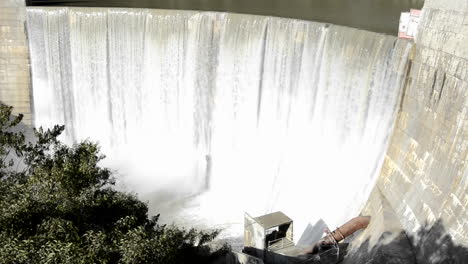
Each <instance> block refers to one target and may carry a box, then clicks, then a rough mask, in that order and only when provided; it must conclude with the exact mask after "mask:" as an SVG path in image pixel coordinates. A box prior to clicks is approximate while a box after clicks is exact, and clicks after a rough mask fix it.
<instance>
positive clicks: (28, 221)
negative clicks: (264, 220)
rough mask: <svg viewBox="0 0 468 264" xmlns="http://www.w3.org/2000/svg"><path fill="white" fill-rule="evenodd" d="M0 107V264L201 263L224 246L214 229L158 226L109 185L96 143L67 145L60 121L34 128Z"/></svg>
mask: <svg viewBox="0 0 468 264" xmlns="http://www.w3.org/2000/svg"><path fill="white" fill-rule="evenodd" d="M11 112H12V108H11V107H8V106H5V105H0V161H1V163H0V263H28V264H30V263H206V262H209V261H211V260H212V259H214V258H216V257H217V256H218V255H220V254H222V253H223V252H225V251H226V250H228V249H227V248H226V247H224V248H222V249H219V250H218V251H216V252H213V251H212V250H210V248H209V247H208V246H207V243H209V242H210V241H212V240H213V239H214V238H215V237H216V235H217V234H218V231H210V232H204V231H198V230H195V229H191V230H184V229H180V228H177V227H175V226H164V225H159V224H158V222H157V221H158V216H156V217H152V218H149V217H148V207H147V205H146V204H145V203H143V202H141V201H140V200H138V199H137V198H136V197H135V196H134V195H130V194H128V193H123V192H119V191H116V190H114V189H113V188H112V187H113V185H114V179H113V177H112V173H111V171H110V170H108V169H105V168H101V167H100V166H99V165H98V164H99V162H100V161H101V160H102V159H103V158H104V156H103V155H102V154H101V153H100V151H99V147H98V145H96V144H94V143H92V142H89V141H84V142H81V143H78V144H75V145H73V146H71V147H70V146H67V145H65V144H63V143H61V142H60V141H59V140H58V139H57V137H58V136H59V135H60V134H61V133H62V132H63V130H64V127H63V126H55V127H54V128H53V129H50V130H45V131H44V130H42V129H39V130H35V131H34V138H33V139H31V140H29V141H27V140H26V137H25V135H24V131H18V125H19V124H20V122H21V119H22V116H19V117H12V116H11Z"/></svg>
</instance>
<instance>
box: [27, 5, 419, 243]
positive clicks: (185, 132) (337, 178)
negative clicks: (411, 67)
mask: <svg viewBox="0 0 468 264" xmlns="http://www.w3.org/2000/svg"><path fill="white" fill-rule="evenodd" d="M27 22H28V33H29V42H30V49H31V63H32V82H33V95H34V117H35V124H36V126H44V127H50V126H52V125H54V124H65V125H66V132H65V134H64V135H63V140H64V141H66V142H68V143H74V142H77V141H79V140H83V139H90V140H92V141H97V142H99V144H100V146H101V148H102V151H103V152H104V153H105V154H106V155H107V158H106V160H105V161H104V162H103V165H105V166H109V167H110V168H112V169H114V170H116V171H118V172H119V186H124V187H121V188H127V189H128V190H130V191H133V192H137V193H138V194H139V195H140V196H141V197H144V198H145V199H149V200H150V207H151V208H152V210H154V212H158V211H161V210H162V211H164V210H165V209H164V208H166V209H167V208H171V209H173V210H175V211H177V212H176V213H174V214H173V215H171V217H173V218H171V219H168V220H167V221H175V222H176V223H178V222H179V223H191V224H194V223H201V224H205V225H208V226H211V227H222V226H227V227H232V226H234V228H232V230H234V231H232V232H233V233H235V234H239V233H241V231H242V229H243V225H242V223H243V213H244V212H248V213H250V214H251V215H254V216H256V215H261V214H265V213H269V212H273V211H277V210H281V211H283V212H284V213H286V214H287V215H289V216H290V217H291V218H292V219H294V221H295V234H296V235H295V238H296V239H298V238H299V236H300V233H301V232H302V230H304V228H305V227H306V225H307V223H309V222H311V223H315V221H317V220H318V219H319V218H322V219H324V220H325V221H326V222H327V223H328V224H329V225H330V226H332V227H333V226H337V225H339V224H341V223H343V222H344V221H346V220H348V218H350V217H353V216H355V215H357V214H358V213H359V211H360V210H361V209H362V206H363V204H364V203H365V201H366V200H367V198H368V195H369V193H370V191H371V189H372V188H373V187H374V185H375V181H376V178H377V176H378V175H379V172H380V167H381V165H382V162H383V158H384V155H385V151H386V149H387V145H388V141H389V136H390V135H391V132H392V129H393V123H394V121H395V117H396V113H397V110H398V103H399V98H400V94H401V91H402V86H403V81H404V77H405V73H406V67H407V61H408V54H409V50H410V48H411V44H409V43H408V42H406V41H400V40H397V39H396V38H395V37H392V36H386V35H382V34H376V33H371V32H367V31H362V30H357V29H352V28H346V27H341V26H334V25H327V24H322V23H315V22H308V21H300V20H293V19H283V18H275V17H263V16H251V15H241V14H229V13H215V12H194V11H168V10H147V9H109V8H28V14H27ZM166 194H167V195H168V196H169V198H167V199H162V198H161V199H156V198H155V199H154V201H153V199H152V198H150V197H151V196H152V195H155V196H158V195H159V196H158V197H160V196H164V195H166ZM178 207H180V208H178ZM163 216H164V214H163Z"/></svg>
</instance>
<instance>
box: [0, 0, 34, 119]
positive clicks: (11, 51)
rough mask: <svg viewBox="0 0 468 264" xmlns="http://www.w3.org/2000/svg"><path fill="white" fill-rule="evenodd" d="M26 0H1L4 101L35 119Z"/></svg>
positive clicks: (0, 73)
mask: <svg viewBox="0 0 468 264" xmlns="http://www.w3.org/2000/svg"><path fill="white" fill-rule="evenodd" d="M25 5H26V4H25V2H24V0H0V102H2V103H5V104H8V105H11V106H13V107H14V113H15V114H17V113H22V114H24V119H23V122H24V123H25V124H27V125H30V124H31V123H32V116H31V103H30V102H31V101H30V83H31V81H30V80H31V78H30V70H29V50H28V41H27V39H26V38H27V37H26V30H25V23H24V22H25V20H26V9H25Z"/></svg>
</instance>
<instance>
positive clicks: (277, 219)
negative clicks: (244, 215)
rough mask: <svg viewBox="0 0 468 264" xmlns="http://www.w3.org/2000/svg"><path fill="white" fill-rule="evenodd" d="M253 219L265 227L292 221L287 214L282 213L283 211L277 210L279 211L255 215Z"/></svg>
mask: <svg viewBox="0 0 468 264" xmlns="http://www.w3.org/2000/svg"><path fill="white" fill-rule="evenodd" d="M254 220H255V221H256V222H257V223H259V224H260V225H261V226H262V227H263V228H265V229H268V228H272V227H275V226H280V225H283V224H289V223H292V221H293V220H292V219H291V218H289V217H288V216H287V215H285V214H283V212H279V211H278V212H274V213H271V214H267V215H262V216H259V217H256V218H254Z"/></svg>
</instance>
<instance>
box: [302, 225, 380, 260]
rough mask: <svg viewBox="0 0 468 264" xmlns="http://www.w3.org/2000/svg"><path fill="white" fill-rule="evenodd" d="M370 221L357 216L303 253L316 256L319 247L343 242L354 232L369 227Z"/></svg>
mask: <svg viewBox="0 0 468 264" xmlns="http://www.w3.org/2000/svg"><path fill="white" fill-rule="evenodd" d="M370 219H371V217H370V216H358V217H355V218H353V219H351V220H349V221H348V222H346V223H345V224H344V225H342V226H340V227H338V228H337V229H335V230H334V231H333V232H330V233H329V234H328V235H327V236H325V237H323V238H322V239H320V241H319V242H317V243H316V244H315V245H313V246H312V247H310V248H308V249H306V251H305V253H306V254H316V253H317V252H318V250H319V249H320V247H323V246H324V245H331V244H333V243H334V242H335V241H336V242H340V241H342V240H344V239H345V238H347V237H348V236H350V235H352V234H353V233H354V232H356V231H358V230H360V229H363V228H366V227H367V226H368V225H369V222H370Z"/></svg>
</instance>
